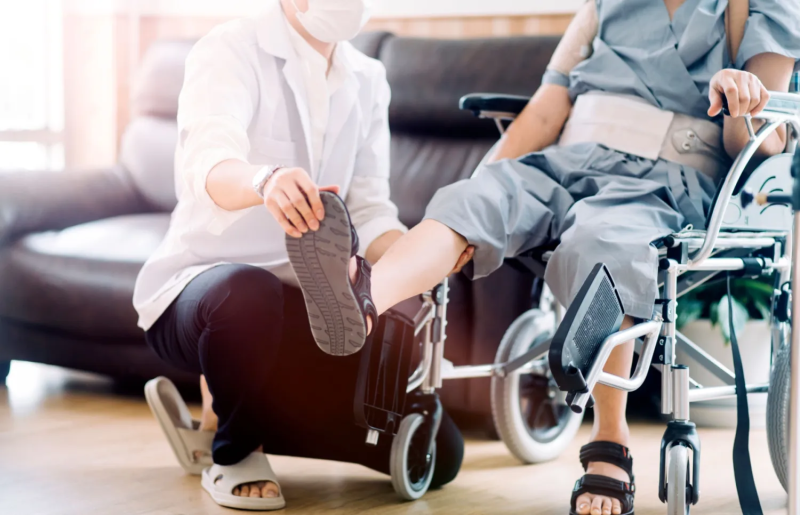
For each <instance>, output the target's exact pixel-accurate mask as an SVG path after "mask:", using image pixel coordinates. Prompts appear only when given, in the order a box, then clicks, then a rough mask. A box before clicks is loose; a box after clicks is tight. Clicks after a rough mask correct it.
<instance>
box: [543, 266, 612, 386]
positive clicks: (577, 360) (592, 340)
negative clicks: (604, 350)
mask: <svg viewBox="0 0 800 515" xmlns="http://www.w3.org/2000/svg"><path fill="white" fill-rule="evenodd" d="M624 317H625V311H624V309H623V306H622V300H621V299H620V296H619V293H618V292H617V288H616V286H615V284H614V280H613V279H612V278H611V274H610V273H609V271H608V268H606V266H605V265H604V264H602V263H599V264H597V265H596V266H595V267H594V269H592V272H591V273H590V274H589V277H588V278H587V279H586V282H584V283H583V286H581V289H580V291H579V292H578V295H577V296H576V297H575V300H574V301H573V302H572V305H571V306H570V307H569V309H568V310H567V313H566V315H565V316H564V320H563V321H562V322H561V325H560V326H559V327H558V330H557V331H556V334H555V336H554V337H553V342H552V344H551V345H550V352H549V356H548V358H549V361H550V370H551V371H552V374H553V379H555V381H556V384H557V385H558V387H559V388H560V389H561V390H562V391H565V392H570V393H571V394H572V395H570V396H569V397H568V398H570V399H571V398H573V397H574V394H575V393H588V391H589V387H588V385H587V378H588V376H589V372H590V371H591V369H592V367H593V366H594V365H595V361H596V359H597V356H598V355H599V353H600V349H601V347H602V343H603V341H605V339H606V338H608V337H609V336H610V335H612V334H613V333H616V332H617V331H619V328H620V326H621V325H622V320H623V318H624ZM604 365H605V363H600V364H599V366H600V367H602V366H604Z"/></svg>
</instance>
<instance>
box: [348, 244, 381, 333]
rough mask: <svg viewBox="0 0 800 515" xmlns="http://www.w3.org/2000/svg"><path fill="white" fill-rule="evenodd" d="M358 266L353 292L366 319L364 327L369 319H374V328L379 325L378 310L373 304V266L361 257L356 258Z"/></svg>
mask: <svg viewBox="0 0 800 515" xmlns="http://www.w3.org/2000/svg"><path fill="white" fill-rule="evenodd" d="M356 266H357V268H358V274H357V278H356V283H355V284H354V285H353V292H354V293H355V294H356V302H357V303H358V305H359V307H360V308H361V313H362V315H363V317H364V327H366V323H367V317H371V318H372V324H373V327H374V326H375V325H377V324H378V308H376V307H375V304H374V303H373V302H372V265H371V264H370V263H369V261H367V260H366V259H364V258H362V257H361V256H356Z"/></svg>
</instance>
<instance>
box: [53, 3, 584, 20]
mask: <svg viewBox="0 0 800 515" xmlns="http://www.w3.org/2000/svg"><path fill="white" fill-rule="evenodd" d="M269 1H271V0H64V2H65V7H66V10H67V12H71V13H85V14H111V13H138V14H141V15H164V16H190V15H191V16H248V15H252V14H256V13H258V12H260V11H261V10H263V9H264V6H265V5H266V4H267V2H269ZM584 1H585V0H374V2H375V16H376V17H380V18H393V17H403V18H416V17H420V18H426V17H441V16H492V15H530V14H556V13H569V12H575V11H577V9H578V7H579V6H580V5H581V4H582V3H583V2H584Z"/></svg>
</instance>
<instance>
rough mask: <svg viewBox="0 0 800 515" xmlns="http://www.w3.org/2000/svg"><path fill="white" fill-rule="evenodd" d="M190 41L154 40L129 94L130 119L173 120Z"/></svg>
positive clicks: (192, 44) (176, 112) (190, 44)
mask: <svg viewBox="0 0 800 515" xmlns="http://www.w3.org/2000/svg"><path fill="white" fill-rule="evenodd" d="M192 46H194V41H158V42H156V43H153V44H152V45H151V46H150V48H149V49H148V50H147V53H145V55H144V58H143V59H142V62H141V65H140V66H139V71H138V73H137V75H136V81H135V82H134V86H133V92H132V95H131V107H132V112H133V116H134V117H137V116H156V117H159V118H169V119H173V120H174V119H175V118H176V117H177V116H178V95H180V92H181V88H183V77H184V68H185V64H186V57H187V56H188V55H189V51H190V50H191V49H192Z"/></svg>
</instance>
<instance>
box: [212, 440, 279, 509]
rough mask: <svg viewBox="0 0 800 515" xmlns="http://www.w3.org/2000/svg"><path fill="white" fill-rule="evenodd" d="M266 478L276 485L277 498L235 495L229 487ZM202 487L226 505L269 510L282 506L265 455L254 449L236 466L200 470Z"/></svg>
mask: <svg viewBox="0 0 800 515" xmlns="http://www.w3.org/2000/svg"><path fill="white" fill-rule="evenodd" d="M260 481H268V482H270V483H275V484H276V485H277V486H278V497H239V496H236V495H233V490H234V489H235V488H237V487H241V486H242V485H246V484H248V483H258V482H260ZM202 484H203V489H204V490H205V491H206V492H208V494H209V495H210V496H211V498H212V499H214V502H216V503H217V504H219V505H220V506H225V507H226V508H236V509H239V510H252V511H271V510H280V509H281V508H283V507H284V506H286V500H285V499H284V498H283V492H282V491H281V486H280V484H279V483H278V480H277V478H276V477H275V472H273V471H272V467H271V466H270V464H269V459H267V455H266V454H264V453H262V452H254V453H252V454H250V456H248V457H247V458H245V459H243V460H242V461H240V462H239V463H237V464H236V465H229V466H225V465H212V466H211V467H209V468H207V469H205V470H204V471H203V480H202Z"/></svg>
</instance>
